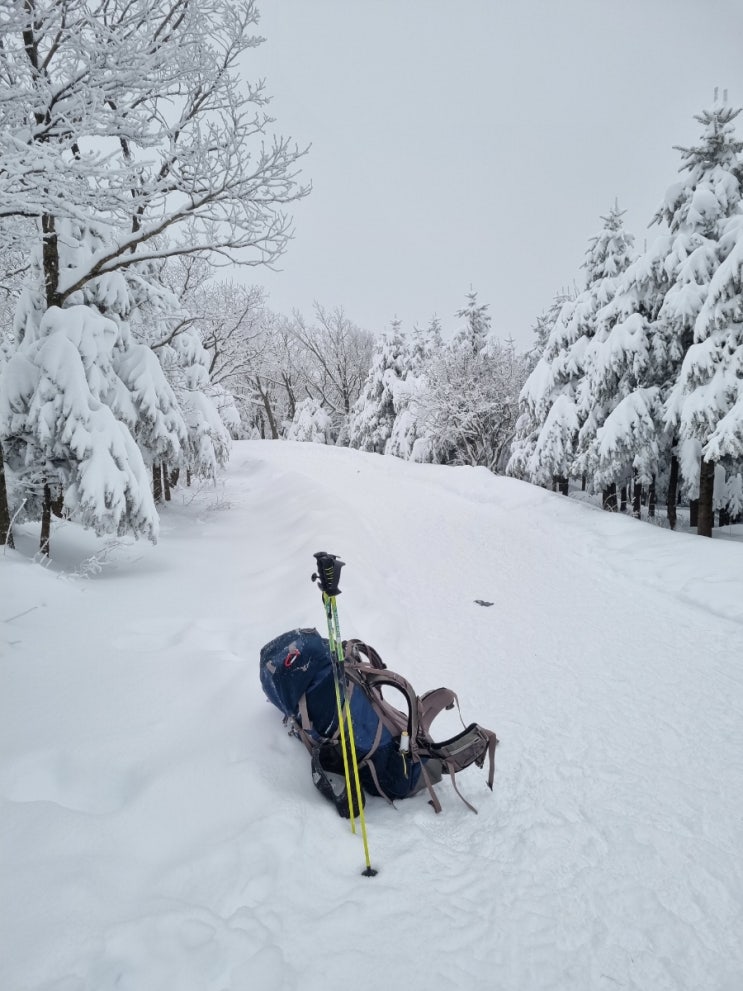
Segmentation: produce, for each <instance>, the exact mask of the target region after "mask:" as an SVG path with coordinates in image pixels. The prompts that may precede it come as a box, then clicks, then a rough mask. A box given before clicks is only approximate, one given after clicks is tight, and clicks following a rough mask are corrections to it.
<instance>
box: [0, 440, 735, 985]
mask: <svg viewBox="0 0 743 991" xmlns="http://www.w3.org/2000/svg"><path fill="white" fill-rule="evenodd" d="M37 539H38V534H37V533H35V532H34V531H33V530H32V528H31V527H30V526H29V527H27V528H21V531H20V534H19V539H18V544H19V551H15V552H14V551H6V553H5V555H4V556H3V557H2V558H0V576H1V578H2V590H3V594H2V614H1V615H0V620H1V622H0V653H1V654H2V661H1V662H0V663H1V668H0V670H1V671H2V692H1V693H0V737H1V738H0V890H1V891H2V902H1V908H0V913H1V915H0V945H1V946H2V951H1V952H0V989H2V991H114V989H115V991H252V989H255V991H294V989H297V991H300V989H301V991H341V989H349V991H351V989H352V991H379V989H380V988H388V987H389V988H397V987H399V988H405V989H406V991H423V989H426V991H429V989H430V991H447V989H475V991H479V989H483V991H485V989H487V991H493V989H495V991H498V989H503V991H547V989H550V991H603V989H607V991H616V989H620V988H621V989H624V991H679V989H688V991H740V989H741V988H743V868H742V860H743V625H742V624H743V568H742V567H741V544H740V543H739V542H737V541H735V540H724V539H713V540H703V539H700V538H698V537H696V536H690V535H685V534H672V533H670V532H668V531H666V530H662V529H660V528H652V527H648V526H647V525H644V524H640V523H637V522H636V521H633V520H632V519H629V518H626V517H621V516H618V515H609V514H607V513H603V512H600V511H597V510H594V509H592V508H591V507H590V506H586V505H583V504H580V503H576V502H574V501H573V500H568V499H566V498H564V497H562V496H558V495H554V494H552V493H550V492H546V491H544V490H541V489H538V488H535V487H533V486H530V485H528V484H526V483H523V482H519V481H516V480H514V479H508V478H500V477H495V476H493V475H491V474H490V473H488V472H487V471H486V470H484V469H472V468H444V467H438V466H432V465H418V464H411V463H406V462H401V461H397V460H395V459H393V458H391V457H380V456H377V455H370V454H363V453H360V452H358V451H350V450H347V449H336V448H331V447H326V446H324V445H319V444H300V443H291V442H265V441H263V442H262V441H252V442H240V443H237V444H236V445H235V450H234V453H233V457H232V462H231V465H230V467H229V469H228V471H227V473H226V475H225V476H224V479H223V481H222V482H221V483H220V485H219V486H218V487H217V488H209V489H206V490H202V491H201V492H199V493H196V494H194V493H193V492H190V491H186V492H184V490H183V489H180V488H179V489H177V490H176V494H175V497H174V501H173V502H172V503H171V504H170V505H168V507H167V508H166V509H164V511H163V513H162V520H161V537H160V542H159V544H158V546H157V547H151V546H150V545H145V544H144V542H143V543H141V544H134V543H125V544H123V545H122V544H119V545H118V546H117V547H116V548H115V549H114V550H113V551H112V552H111V553H110V554H109V555H108V558H107V563H106V567H104V568H103V570H102V571H100V573H98V574H91V573H90V572H91V570H93V571H94V570H95V569H91V568H90V567H88V566H84V565H83V563H82V562H83V559H85V558H88V557H89V556H90V555H91V554H92V553H94V552H95V550H96V548H98V549H99V550H100V548H101V547H102V546H103V541H101V540H97V539H96V538H93V537H91V536H89V535H88V534H87V533H82V532H81V531H79V530H78V529H77V528H75V527H73V526H71V525H70V526H67V527H61V528H59V527H58V528H57V530H56V531H55V532H54V533H53V535H52V540H53V549H54V548H55V547H56V557H55V562H54V564H53V566H52V567H50V568H48V569H46V570H44V569H42V568H41V567H40V566H39V565H38V564H33V563H31V562H30V560H29V557H30V555H31V554H32V553H33V551H32V549H30V548H32V545H33V543H34V542H35V541H36V540H37ZM318 550H326V551H329V552H331V553H336V554H339V555H340V556H341V557H342V558H343V559H344V560H345V561H346V562H347V564H346V567H345V569H344V571H343V574H342V582H341V588H342V594H341V596H340V597H339V599H338V606H339V617H340V624H341V632H342V634H343V636H356V637H360V638H362V639H365V640H367V641H368V642H370V643H371V644H372V645H374V646H375V647H376V648H377V649H378V650H379V652H380V653H381V655H382V657H383V658H384V659H385V660H386V661H387V663H388V664H389V665H390V666H391V667H392V668H394V669H396V670H399V671H400V672H402V673H403V674H405V675H406V676H407V677H408V678H409V679H410V681H411V682H412V683H413V684H414V686H415V687H416V689H417V690H418V691H419V692H421V693H422V692H423V691H425V690H427V689H429V688H436V687H438V686H439V685H446V686H448V687H451V688H453V689H454V690H455V691H457V692H458V694H459V699H460V704H461V708H462V714H463V716H464V719H465V721H466V722H470V721H478V722H480V723H481V724H483V725H484V726H487V727H489V728H492V729H494V730H495V731H496V732H497V734H498V736H499V738H500V740H501V744H500V746H499V747H498V750H497V754H496V776H495V785H494V790H493V792H492V793H491V792H489V791H488V789H487V785H486V776H485V773H484V772H483V771H481V770H479V769H477V768H474V767H472V768H469V769H468V770H467V771H465V772H463V773H462V774H461V775H460V776H459V785H460V788H461V789H462V791H463V793H464V794H465V795H466V796H467V798H468V799H469V800H470V801H472V802H473V803H474V804H475V805H476V806H477V808H478V809H479V814H477V815H475V814H473V813H472V812H471V811H469V810H468V809H467V807H466V806H465V805H464V804H463V803H462V802H460V801H459V799H458V797H457V795H456V794H455V792H454V791H453V790H452V787H451V784H450V782H448V781H443V782H442V783H441V785H440V786H439V787H438V792H439V795H440V798H441V802H442V805H443V811H442V812H441V814H440V815H436V814H435V813H434V812H433V810H432V808H431V807H430V805H429V804H428V802H427V795H426V793H425V792H424V793H423V794H421V795H420V796H417V797H415V798H413V799H409V800H405V801H402V802H399V803H398V804H397V807H391V806H389V805H387V804H386V803H385V802H384V801H383V800H382V799H375V798H370V799H369V801H368V802H367V806H366V823H367V829H368V837H369V848H370V853H371V860H372V862H373V864H374V866H375V867H377V868H378V870H379V874H378V875H377V876H376V877H375V878H367V877H362V876H361V871H362V869H363V866H364V857H363V847H362V843H361V840H360V838H359V836H358V834H357V835H353V834H352V833H351V831H350V828H349V824H348V822H347V821H345V820H341V819H340V818H339V817H338V816H337V814H336V812H335V810H334V809H333V808H332V806H330V805H329V804H327V803H326V802H325V801H324V800H323V798H322V797H321V796H320V795H319V793H318V792H317V791H316V790H315V788H314V787H313V785H312V782H311V778H310V772H309V760H308V756H307V753H306V751H305V750H304V748H303V747H302V746H301V744H300V743H299V742H298V741H297V740H296V739H293V738H291V737H290V736H288V734H287V732H286V729H285V728H284V727H283V726H282V721H281V716H280V715H279V713H278V712H277V710H275V709H274V708H273V707H272V706H271V705H270V704H269V703H268V702H267V701H266V700H265V699H264V696H263V694H262V691H261V688H260V683H259V679H258V654H259V650H260V648H261V646H262V645H263V644H264V643H265V642H267V641H268V640H270V639H272V638H273V637H274V636H276V635H277V634H279V633H282V632H284V631H286V630H290V629H292V628H293V627H299V626H317V627H318V628H319V629H320V630H323V631H324V622H325V617H324V612H323V609H322V604H321V601H320V593H319V591H318V589H317V588H316V587H315V586H313V585H312V583H311V581H310V575H311V573H312V570H313V566H314V563H315V562H314V559H313V556H312V555H313V553H314V552H315V551H318ZM85 574H87V575H88V577H83V575H85ZM476 599H484V600H487V601H491V602H493V603H494V605H493V606H492V607H489V608H486V607H482V606H480V605H478V604H476V603H475V601H474V600H476ZM450 715H451V714H450V713H446V714H445V716H446V718H445V719H444V721H443V723H442V726H441V734H440V735H441V736H442V737H444V736H447V735H451V733H452V732H455V731H456V728H457V725H456V724H450V723H447V720H448V719H449V717H450ZM435 726H436V724H435Z"/></svg>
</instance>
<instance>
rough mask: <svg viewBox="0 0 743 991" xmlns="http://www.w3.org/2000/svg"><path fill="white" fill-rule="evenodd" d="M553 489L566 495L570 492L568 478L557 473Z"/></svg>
mask: <svg viewBox="0 0 743 991" xmlns="http://www.w3.org/2000/svg"><path fill="white" fill-rule="evenodd" d="M552 488H553V491H555V492H559V493H560V495H564V496H566V495H567V494H568V480H567V478H565V477H564V476H562V475H555V477H554V479H553V485H552Z"/></svg>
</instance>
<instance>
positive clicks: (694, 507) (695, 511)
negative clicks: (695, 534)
mask: <svg viewBox="0 0 743 991" xmlns="http://www.w3.org/2000/svg"><path fill="white" fill-rule="evenodd" d="M698 520H699V500H698V499H690V500H689V526H696V525H697V521H698Z"/></svg>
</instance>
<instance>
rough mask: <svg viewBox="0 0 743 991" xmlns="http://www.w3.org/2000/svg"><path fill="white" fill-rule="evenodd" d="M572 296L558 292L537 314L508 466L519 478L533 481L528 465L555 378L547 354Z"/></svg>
mask: <svg viewBox="0 0 743 991" xmlns="http://www.w3.org/2000/svg"><path fill="white" fill-rule="evenodd" d="M572 298H573V297H572V296H571V295H570V294H569V293H566V292H564V291H561V292H559V293H557V294H556V295H555V297H554V298H553V300H552V303H551V304H550V305H549V306H548V307H547V309H546V310H544V312H543V313H541V314H540V315H539V316H538V317H537V320H536V323H535V324H534V327H533V331H534V335H535V338H536V340H535V343H534V346H533V347H532V349H531V350H530V351H529V353H528V355H527V361H528V365H529V375H528V377H527V379H526V382H525V383H524V386H523V388H522V390H521V393H520V395H519V415H518V418H517V421H516V428H515V433H514V437H513V441H512V442H511V456H510V458H509V460H508V464H507V465H506V474H508V475H513V476H514V477H515V478H522V479H527V480H530V478H529V472H528V467H527V466H528V464H529V459H530V458H531V456H532V454H533V453H534V449H535V447H536V444H537V440H538V439H539V431H540V430H541V428H542V424H543V423H544V421H545V419H546V416H547V413H548V411H549V406H548V405H545V404H544V403H543V398H544V397H545V396H547V395H549V393H550V390H551V383H552V379H551V368H550V362H549V361H548V360H547V359H546V358H545V357H544V353H545V350H546V348H547V342H548V341H549V337H550V334H551V333H552V329H553V328H554V326H555V324H556V323H557V320H558V318H559V316H560V313H561V311H562V308H563V306H564V305H565V304H566V303H568V302H570V301H571V300H572Z"/></svg>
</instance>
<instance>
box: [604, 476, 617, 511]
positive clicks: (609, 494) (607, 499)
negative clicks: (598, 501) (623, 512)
mask: <svg viewBox="0 0 743 991" xmlns="http://www.w3.org/2000/svg"><path fill="white" fill-rule="evenodd" d="M603 504H604V509H605V510H607V512H609V513H616V511H617V483H616V482H612V483H611V485H610V486H609V487H608V488H606V489H604V493H603Z"/></svg>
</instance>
